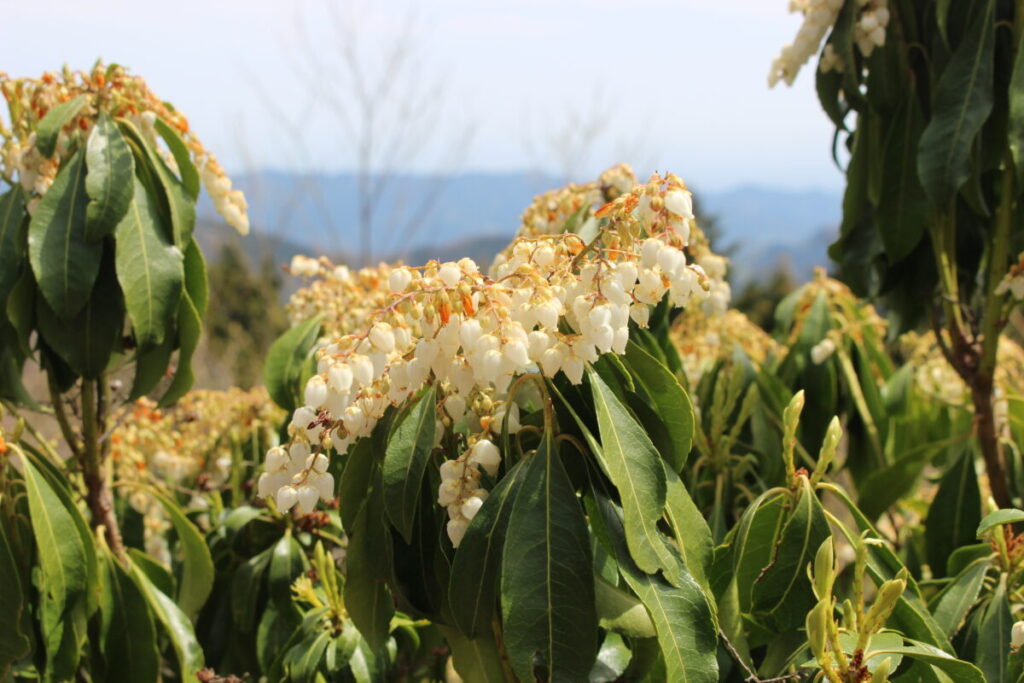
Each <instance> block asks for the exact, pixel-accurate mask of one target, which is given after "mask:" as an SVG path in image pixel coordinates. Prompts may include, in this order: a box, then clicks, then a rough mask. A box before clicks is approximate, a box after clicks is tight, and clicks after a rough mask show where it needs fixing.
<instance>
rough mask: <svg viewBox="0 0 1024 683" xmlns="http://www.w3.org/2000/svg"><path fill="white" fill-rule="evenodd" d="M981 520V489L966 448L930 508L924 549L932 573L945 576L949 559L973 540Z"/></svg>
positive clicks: (940, 485)
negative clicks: (958, 549)
mask: <svg viewBox="0 0 1024 683" xmlns="http://www.w3.org/2000/svg"><path fill="white" fill-rule="evenodd" d="M980 521H981V491H980V490H979V489H978V476H977V474H976V473H975V471H974V457H973V454H972V453H971V450H970V449H966V450H964V452H963V453H962V454H961V455H960V457H959V458H958V459H957V461H956V462H955V463H953V465H952V466H951V467H950V468H949V470H948V471H947V472H946V474H945V475H943V477H942V481H941V482H940V483H939V490H938V492H936V494H935V498H934V499H933V500H932V504H931V507H930V508H929V509H928V520H927V522H926V524H925V550H926V555H927V557H928V563H929V564H930V565H931V567H932V573H933V574H935V575H936V576H944V575H945V573H946V559H947V558H948V557H949V556H950V554H951V553H952V552H953V551H954V550H956V549H957V548H959V547H960V546H962V545H968V544H970V543H973V542H974V539H975V530H976V529H977V528H978V523H979V522H980Z"/></svg>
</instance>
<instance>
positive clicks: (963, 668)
mask: <svg viewBox="0 0 1024 683" xmlns="http://www.w3.org/2000/svg"><path fill="white" fill-rule="evenodd" d="M908 642H910V643H911V644H910V645H904V646H903V647H887V648H880V649H878V650H875V651H874V652H873V653H872V657H875V658H878V657H884V656H885V655H894V656H897V655H900V656H903V657H910V658H911V659H915V660H917V661H919V662H924V663H926V664H929V665H931V667H932V668H933V669H938V670H939V671H941V672H942V673H944V674H946V676H948V677H949V678H948V679H945V680H951V681H956V683H985V677H984V675H982V673H981V671H980V670H979V669H978V667H976V666H974V665H973V664H971V663H969V662H965V661H963V660H961V659H956V658H955V657H953V656H952V655H949V654H947V653H945V652H943V651H942V650H940V649H939V648H937V647H934V646H932V645H928V644H927V643H918V642H915V641H913V640H911V641H908Z"/></svg>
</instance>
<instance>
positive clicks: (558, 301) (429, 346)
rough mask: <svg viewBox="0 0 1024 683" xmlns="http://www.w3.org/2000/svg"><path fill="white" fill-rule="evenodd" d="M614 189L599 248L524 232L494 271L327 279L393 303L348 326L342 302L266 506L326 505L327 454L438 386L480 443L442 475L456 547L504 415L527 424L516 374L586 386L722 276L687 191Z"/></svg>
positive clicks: (301, 266)
mask: <svg viewBox="0 0 1024 683" xmlns="http://www.w3.org/2000/svg"><path fill="white" fill-rule="evenodd" d="M612 186H613V184H610V185H609V187H612ZM615 192H616V194H617V196H616V197H615V198H614V199H612V200H611V201H609V202H607V203H606V204H604V205H603V206H602V207H600V208H599V209H598V210H597V211H596V212H594V219H595V220H596V221H597V225H596V226H595V231H594V234H593V236H592V237H590V238H589V239H584V237H583V236H581V235H579V234H576V233H573V232H559V233H548V232H544V231H542V230H541V229H540V227H539V225H538V224H536V223H531V224H530V225H526V224H525V222H524V228H523V230H522V232H521V234H520V235H519V236H518V237H517V238H516V239H515V240H514V241H513V242H512V244H511V245H510V246H509V248H507V249H506V250H505V251H504V252H503V253H502V254H500V255H499V256H498V258H497V259H496V261H495V263H494V265H493V267H492V270H491V272H490V273H489V274H485V273H483V272H481V271H480V269H479V268H478V267H477V265H476V263H474V262H473V261H472V260H470V259H462V260H460V261H451V262H445V263H440V262H437V261H430V262H429V263H427V264H426V265H425V266H422V267H418V268H411V267H407V266H395V267H381V268H379V269H376V270H375V269H370V270H369V271H362V272H365V273H367V276H366V277H367V280H366V281H365V282H364V281H363V280H362V276H361V275H355V276H353V275H352V274H351V273H341V274H338V273H335V272H333V271H332V273H331V275H329V276H328V277H327V278H325V279H324V280H321V281H320V282H322V283H325V284H324V286H323V287H321V289H324V290H327V288H328V286H329V287H330V288H331V289H330V290H328V291H336V292H340V293H341V294H342V296H343V297H344V296H345V295H346V292H351V293H352V295H353V296H355V297H357V296H360V295H361V294H362V293H363V291H365V290H371V291H373V292H374V293H375V294H374V296H380V294H379V290H380V285H381V283H382V282H385V281H386V283H387V301H386V303H384V305H382V306H381V307H380V308H379V310H376V311H375V312H373V313H371V314H369V315H367V314H366V313H365V309H364V310H363V311H360V312H358V313H354V314H352V315H349V313H348V311H347V308H346V307H344V306H343V304H339V305H338V310H337V314H338V315H336V317H335V322H334V323H332V324H333V325H334V327H333V329H335V330H336V331H339V332H341V334H340V336H337V337H334V338H333V340H326V339H325V340H324V342H323V344H322V346H321V347H320V348H318V350H317V351H316V360H317V364H318V365H317V374H316V375H314V376H313V377H312V378H310V379H309V381H308V383H307V385H306V388H305V396H304V403H305V405H303V406H302V407H300V408H298V409H297V410H296V411H295V413H294V415H293V418H292V421H291V424H290V426H289V433H290V434H291V443H290V444H289V445H287V446H282V447H281V448H279V449H272V450H271V451H270V452H269V453H268V454H267V462H266V471H265V472H264V474H263V475H261V479H260V483H259V490H260V493H261V495H265V496H274V497H275V499H276V502H277V506H278V508H279V509H280V510H282V511H284V510H288V509H290V508H291V507H292V506H294V505H298V506H299V509H300V511H308V510H310V509H312V506H313V505H314V504H315V503H316V501H317V499H318V498H323V499H329V498H330V497H331V495H332V493H333V491H332V489H333V485H331V484H332V480H331V478H330V473H329V472H327V471H326V470H327V462H328V461H327V455H326V454H327V453H328V452H329V451H330V450H331V449H334V450H336V451H338V452H344V451H345V450H346V449H347V448H348V446H349V445H350V444H351V443H353V442H354V441H355V440H356V439H359V438H362V437H365V436H367V435H369V434H370V433H371V431H372V430H373V428H374V426H375V425H376V424H377V421H378V420H379V419H380V418H381V417H382V416H383V415H384V412H385V410H386V409H387V408H388V407H389V406H392V405H395V406H397V405H401V404H402V403H404V402H405V401H407V400H409V399H410V398H411V397H412V396H414V395H415V394H417V392H419V391H420V389H421V388H422V387H423V386H424V385H425V384H426V383H427V382H433V383H434V384H435V385H436V386H437V387H438V389H439V395H440V396H441V397H442V398H441V401H440V409H439V410H438V414H437V417H438V419H439V420H440V421H441V423H442V425H443V426H444V427H445V428H454V427H456V426H460V427H461V428H463V429H465V430H466V431H468V432H469V433H470V434H469V436H468V437H467V438H466V439H465V443H466V444H467V448H466V449H465V452H464V453H463V454H462V455H461V456H460V457H459V458H458V459H456V460H453V461H452V464H446V465H445V466H444V469H443V470H442V485H441V489H440V491H439V496H438V500H439V502H440V503H441V504H442V505H443V506H444V507H446V508H448V511H449V516H450V518H451V521H450V523H449V529H448V532H449V536H450V538H451V539H452V541H453V542H454V543H457V542H458V540H459V539H461V535H462V533H463V532H464V531H465V527H466V525H468V523H469V520H470V519H471V518H472V515H473V514H475V510H476V509H479V505H480V504H482V501H483V499H484V497H485V492H484V490H483V489H482V488H481V487H480V485H479V483H480V479H479V478H480V472H481V471H484V472H492V471H493V472H497V470H498V467H499V465H500V462H501V454H500V452H499V450H498V449H497V447H495V446H494V444H493V441H491V440H490V438H489V436H490V435H492V434H493V431H495V430H500V428H501V425H502V423H503V422H504V421H505V419H506V416H507V418H508V419H507V421H508V422H509V424H510V427H512V426H513V423H514V422H515V421H516V420H517V416H516V411H517V407H516V404H515V403H512V404H509V402H508V391H509V387H510V385H511V384H512V381H513V379H514V378H515V377H516V376H519V375H523V374H525V373H542V374H544V375H546V376H549V377H551V376H554V375H556V374H558V373H560V372H561V373H564V374H565V376H566V377H567V378H568V379H569V380H570V381H571V382H573V383H579V382H580V381H581V380H582V377H583V372H584V368H585V365H586V363H589V362H593V361H596V360H597V358H598V357H599V356H600V354H603V353H609V352H613V353H623V352H624V351H625V348H626V344H627V342H628V340H629V321H630V319H632V320H633V321H635V323H636V324H638V325H640V326H646V324H647V319H648V316H649V312H650V306H652V305H654V304H657V303H658V302H660V301H661V300H662V299H663V298H665V297H666V296H667V297H668V298H669V300H670V302H671V303H672V304H673V305H675V306H684V305H686V304H688V303H690V302H691V301H694V300H706V299H707V298H708V296H709V292H710V291H711V290H712V279H711V278H710V277H709V276H708V274H707V273H706V272H705V271H704V269H703V268H701V266H700V265H698V264H695V263H691V262H689V261H688V259H687V254H686V252H685V251H684V249H685V248H686V246H687V243H688V240H689V238H690V236H691V234H695V233H696V227H695V221H694V217H693V209H692V199H691V196H690V192H689V191H688V190H687V188H686V185H685V184H684V183H683V182H682V180H680V179H679V178H678V177H676V176H674V175H671V174H670V175H667V176H665V177H661V176H659V175H654V176H652V177H651V179H650V180H649V181H648V182H647V183H644V184H639V185H634V186H633V187H632V188H630V189H629V191H628V192H620V191H618V190H616V191H615ZM579 206H582V204H580V205H579ZM577 210H578V208H577ZM562 215H564V212H563V214H562ZM543 230H550V227H549V226H547V225H545V226H544V228H543ZM523 233H525V234H523ZM313 263H315V264H317V265H316V266H315V267H314V266H313V265H311V263H310V261H308V260H300V261H298V262H296V263H294V264H293V270H295V271H301V272H303V273H304V274H306V275H309V276H314V277H315V276H321V277H323V276H324V275H325V274H326V273H325V270H326V269H328V268H330V265H329V264H327V263H326V262H322V261H321V262H313ZM335 270H337V269H335ZM371 274H376V276H374V275H371ZM385 274H386V280H385V278H384V277H383V276H384V275H385ZM339 275H340V277H339ZM331 278H333V280H334V282H333V283H331V284H329V285H328V284H327V283H329V282H330V280H331ZM316 284H317V283H314V286H315V285H316ZM353 287H354V288H355V289H353ZM321 298H323V297H322V295H321V294H313V288H310V289H309V291H308V292H307V293H306V294H304V295H303V296H302V297H301V301H303V302H306V303H304V304H299V305H298V308H300V309H301V310H302V311H303V312H304V313H307V314H308V313H309V312H311V306H310V305H308V302H312V301H319V300H320V299H321ZM294 303H295V302H294V301H293V304H294ZM365 305H368V304H364V306H365ZM312 308H315V306H313V307H312ZM346 316H348V317H346ZM339 321H340V324H339ZM467 411H468V412H467ZM438 431H439V432H440V431H442V430H438Z"/></svg>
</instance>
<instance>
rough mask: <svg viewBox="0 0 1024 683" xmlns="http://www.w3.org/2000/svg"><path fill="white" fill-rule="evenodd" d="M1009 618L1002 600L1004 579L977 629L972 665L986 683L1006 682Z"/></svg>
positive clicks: (1004, 594)
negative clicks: (975, 666) (978, 670)
mask: <svg viewBox="0 0 1024 683" xmlns="http://www.w3.org/2000/svg"><path fill="white" fill-rule="evenodd" d="M1012 627H1013V616H1012V615H1011V614H1010V601H1009V600H1008V599H1007V596H1006V576H1005V575H1004V576H1001V577H1000V579H999V585H998V586H997V587H996V591H995V593H993V595H992V599H991V600H990V601H989V603H988V605H987V606H986V607H985V613H984V615H983V616H982V617H981V622H980V623H979V625H978V645H977V650H976V651H975V653H974V654H975V661H974V663H975V664H976V665H977V666H978V668H979V669H981V672H982V673H983V674H984V675H985V680H987V681H988V682H989V683H998V682H1001V681H1006V680H1009V678H1008V676H1007V672H1006V668H1007V664H1008V658H1009V656H1010V629H1011V628H1012Z"/></svg>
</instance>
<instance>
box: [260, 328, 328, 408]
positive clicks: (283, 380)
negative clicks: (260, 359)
mask: <svg viewBox="0 0 1024 683" xmlns="http://www.w3.org/2000/svg"><path fill="white" fill-rule="evenodd" d="M321 318H322V316H320V315H318V316H315V317H313V318H309V319H308V320H304V321H303V322H301V323H299V324H298V325H296V326H295V327H292V328H291V329H289V330H288V331H286V332H285V333H284V334H282V335H281V336H280V337H278V338H277V339H276V340H274V343H273V344H271V345H270V349H269V350H268V351H267V360H266V361H265V362H264V363H263V382H264V383H265V384H266V385H267V392H268V393H269V394H270V398H271V399H273V401H274V403H276V404H277V405H279V406H280V407H282V408H284V409H285V410H294V409H295V407H296V404H297V403H298V396H299V392H300V390H301V387H299V381H300V378H301V377H302V365H303V363H305V362H306V358H307V357H308V356H309V352H310V350H311V349H312V348H313V344H315V343H316V339H317V337H318V336H319V335H320V320H321Z"/></svg>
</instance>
